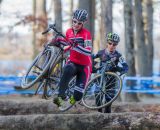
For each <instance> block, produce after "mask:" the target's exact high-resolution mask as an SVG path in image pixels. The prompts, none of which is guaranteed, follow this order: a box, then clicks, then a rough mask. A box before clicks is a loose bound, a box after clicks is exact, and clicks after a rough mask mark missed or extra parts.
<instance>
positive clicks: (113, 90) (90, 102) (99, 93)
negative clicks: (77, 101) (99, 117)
mask: <svg viewBox="0 0 160 130" xmlns="http://www.w3.org/2000/svg"><path fill="white" fill-rule="evenodd" d="M100 79H101V74H99V75H97V76H95V77H94V78H93V79H92V80H91V81H89V83H88V84H87V86H86V89H85V92H84V95H83V98H82V103H83V104H84V106H85V107H87V108H89V109H99V108H103V107H105V106H107V105H109V104H111V103H112V102H113V101H115V100H116V99H117V97H118V95H119V94H120V92H121V90H122V80H121V78H120V77H119V76H118V75H117V74H116V73H113V72H106V73H105V75H104V79H103V82H102V85H101V86H100Z"/></svg>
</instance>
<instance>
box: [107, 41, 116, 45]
mask: <svg viewBox="0 0 160 130" xmlns="http://www.w3.org/2000/svg"><path fill="white" fill-rule="evenodd" d="M108 44H109V45H113V46H117V44H116V43H112V42H108Z"/></svg>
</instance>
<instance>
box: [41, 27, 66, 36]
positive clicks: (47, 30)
mask: <svg viewBox="0 0 160 130" xmlns="http://www.w3.org/2000/svg"><path fill="white" fill-rule="evenodd" d="M55 26H56V25H55V24H49V26H48V28H47V29H46V30H45V31H44V32H42V34H43V35H44V34H46V33H48V32H49V31H50V30H51V29H52V30H53V31H54V32H56V33H57V34H58V35H60V36H62V37H63V38H66V37H65V36H64V35H63V34H62V33H61V32H59V31H58V30H57V29H56V27H55Z"/></svg>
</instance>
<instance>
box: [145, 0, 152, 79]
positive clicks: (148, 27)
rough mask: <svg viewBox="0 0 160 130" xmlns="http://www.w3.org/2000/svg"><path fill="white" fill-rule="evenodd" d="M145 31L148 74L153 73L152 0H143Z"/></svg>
mask: <svg viewBox="0 0 160 130" xmlns="http://www.w3.org/2000/svg"><path fill="white" fill-rule="evenodd" d="M143 4H144V5H143V7H144V13H143V17H144V33H145V44H146V49H147V50H146V52H147V60H148V63H147V64H146V65H147V69H146V71H147V76H152V75H153V53H154V48H153V7H152V0H143Z"/></svg>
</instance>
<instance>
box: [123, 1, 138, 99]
mask: <svg viewBox="0 0 160 130" xmlns="http://www.w3.org/2000/svg"><path fill="white" fill-rule="evenodd" d="M123 3H124V22H125V54H126V62H127V64H128V66H129V71H128V73H127V75H128V76H135V75H136V69H135V51H134V50H135V47H134V33H133V28H134V25H133V6H132V0H123ZM128 83H129V86H134V82H132V81H130V82H128ZM124 100H125V101H139V100H138V97H137V94H136V93H133V94H130V93H126V94H125V98H124Z"/></svg>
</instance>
